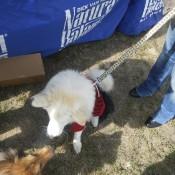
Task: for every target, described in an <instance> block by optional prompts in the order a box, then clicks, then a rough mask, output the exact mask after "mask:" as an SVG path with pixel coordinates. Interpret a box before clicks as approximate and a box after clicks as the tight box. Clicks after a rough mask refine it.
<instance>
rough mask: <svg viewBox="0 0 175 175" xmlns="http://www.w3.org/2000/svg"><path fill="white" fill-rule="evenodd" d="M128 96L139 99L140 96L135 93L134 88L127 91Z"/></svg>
mask: <svg viewBox="0 0 175 175" xmlns="http://www.w3.org/2000/svg"><path fill="white" fill-rule="evenodd" d="M129 95H130V96H131V97H135V98H140V97H141V96H140V95H139V94H138V93H137V90H136V88H133V89H131V90H130V91H129Z"/></svg>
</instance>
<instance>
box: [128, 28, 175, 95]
mask: <svg viewBox="0 0 175 175" xmlns="http://www.w3.org/2000/svg"><path fill="white" fill-rule="evenodd" d="M174 50H175V28H174V29H172V27H171V25H170V26H169V29H168V31H167V35H166V42H165V44H164V47H163V50H162V52H161V54H160V56H159V58H158V60H157V61H156V63H155V64H154V66H153V67H152V69H151V71H150V73H149V75H148V78H147V79H146V80H145V81H144V82H143V83H142V84H141V85H139V86H138V87H136V88H134V90H135V91H136V92H135V94H138V96H139V97H145V96H151V95H153V94H154V93H155V92H156V91H157V90H158V89H159V88H160V86H161V85H162V83H163V82H164V81H165V79H166V78H167V77H168V76H169V75H170V73H171V71H172V68H173V65H174V63H175V52H174ZM130 95H131V96H134V95H132V93H130Z"/></svg>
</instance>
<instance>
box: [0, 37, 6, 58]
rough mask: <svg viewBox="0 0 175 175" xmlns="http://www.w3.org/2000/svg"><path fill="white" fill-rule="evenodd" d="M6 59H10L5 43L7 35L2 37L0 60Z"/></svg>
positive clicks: (0, 40) (0, 39)
mask: <svg viewBox="0 0 175 175" xmlns="http://www.w3.org/2000/svg"><path fill="white" fill-rule="evenodd" d="M6 57H8V52H7V47H6V43H5V35H0V58H6Z"/></svg>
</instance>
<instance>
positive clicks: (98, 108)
mask: <svg viewBox="0 0 175 175" xmlns="http://www.w3.org/2000/svg"><path fill="white" fill-rule="evenodd" d="M105 109H106V104H105V101H104V98H103V95H102V94H101V93H100V91H99V92H97V89H96V99H95V105H94V110H93V116H94V117H96V116H98V117H101V116H102V115H103V113H104V111H105Z"/></svg>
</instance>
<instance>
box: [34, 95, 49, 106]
mask: <svg viewBox="0 0 175 175" xmlns="http://www.w3.org/2000/svg"><path fill="white" fill-rule="evenodd" d="M31 105H32V106H33V107H37V108H46V107H48V106H49V103H48V98H47V95H46V94H44V93H42V92H40V93H38V94H36V95H34V96H32V97H31Z"/></svg>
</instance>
